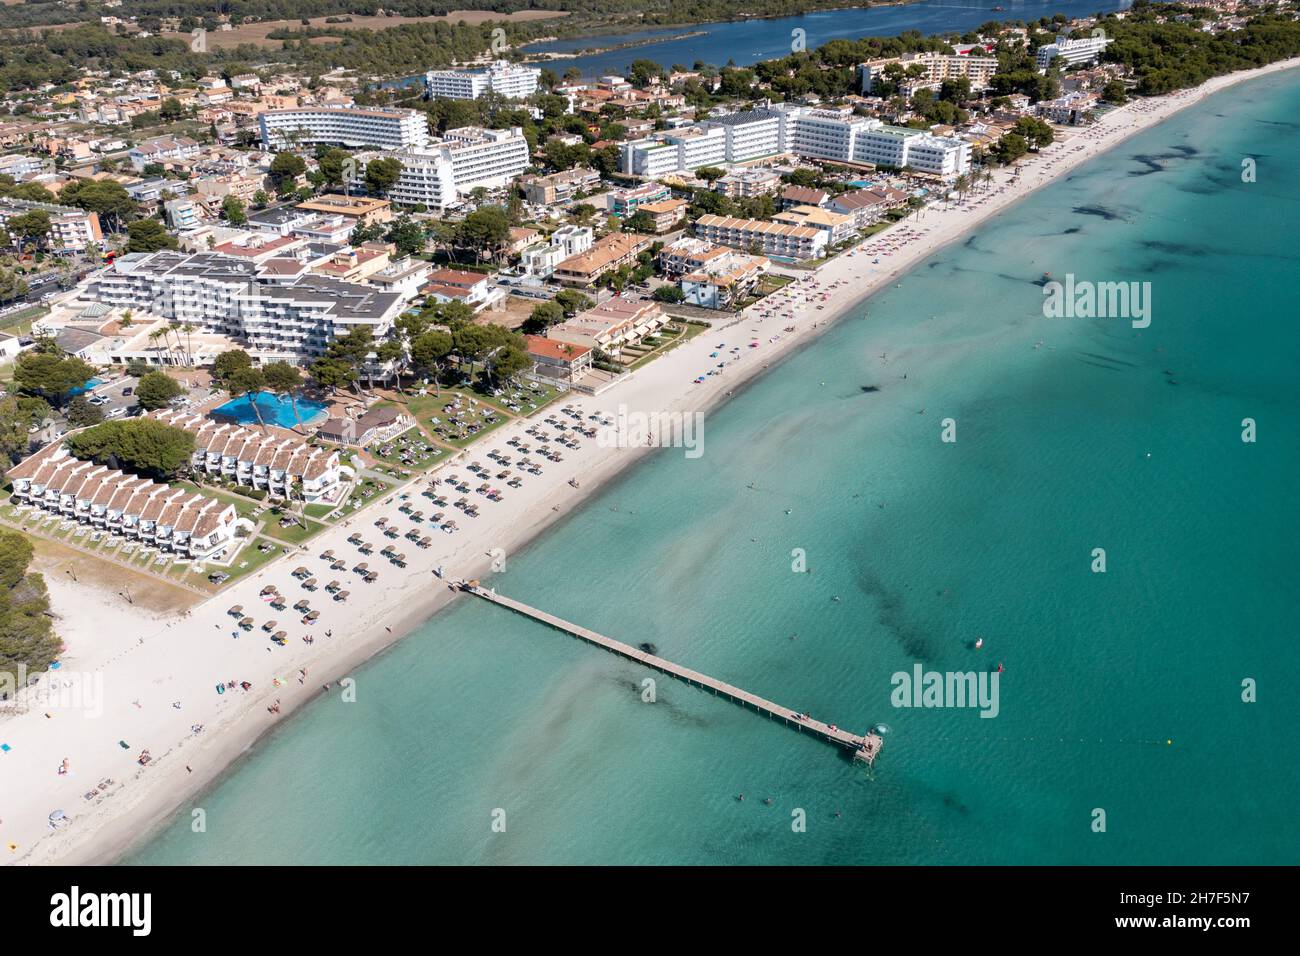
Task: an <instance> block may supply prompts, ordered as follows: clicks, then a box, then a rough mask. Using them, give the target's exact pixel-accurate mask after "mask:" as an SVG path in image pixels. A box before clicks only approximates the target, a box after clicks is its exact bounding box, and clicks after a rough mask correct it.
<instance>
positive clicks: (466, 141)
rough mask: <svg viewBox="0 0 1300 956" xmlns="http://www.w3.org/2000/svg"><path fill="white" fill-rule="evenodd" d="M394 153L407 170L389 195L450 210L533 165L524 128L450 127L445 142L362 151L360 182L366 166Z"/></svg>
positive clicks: (410, 203)
mask: <svg viewBox="0 0 1300 956" xmlns="http://www.w3.org/2000/svg"><path fill="white" fill-rule="evenodd" d="M385 157H392V158H394V159H396V160H398V161H399V162H400V163H401V164H402V174H401V176H400V177H399V178H398V180H397V183H396V184H395V185H394V186H393V188H392V189H390V190H389V191H388V198H389V199H390V200H392V201H393V202H395V203H400V204H402V205H405V206H417V205H418V206H425V207H426V208H429V209H445V208H446V207H448V206H454V205H456V204H457V203H458V202H459V201H460V197H462V196H464V195H466V194H468V193H469V192H471V191H472V190H474V189H475V188H476V187H478V186H483V187H485V188H487V189H498V188H500V187H502V186H505V185H507V184H508V183H509V182H511V181H512V180H513V179H514V178H515V177H517V176H518V175H520V174H521V173H522V172H523V171H524V170H525V169H527V168H528V164H529V161H530V160H529V154H528V140H526V139H525V138H524V131H523V130H522V129H520V128H519V127H518V126H515V127H512V128H511V129H482V128H480V127H477V126H466V127H462V128H461V129H449V130H447V132H446V134H445V135H444V136H443V138H442V139H440V140H434V141H432V142H431V143H429V144H428V145H426V146H422V147H412V148H409V149H403V150H397V151H389V152H373V153H360V154H358V155H357V157H356V159H357V164H358V169H357V182H358V183H360V182H362V181H363V180H364V178H365V164H366V163H368V162H370V161H371V160H372V159H382V158H385Z"/></svg>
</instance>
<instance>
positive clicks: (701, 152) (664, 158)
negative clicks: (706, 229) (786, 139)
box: [619, 110, 785, 179]
mask: <svg viewBox="0 0 1300 956" xmlns="http://www.w3.org/2000/svg"><path fill="white" fill-rule="evenodd" d="M783 126H784V118H783V114H781V113H779V112H777V111H775V110H748V111H746V112H743V113H732V114H729V115H726V116H715V117H711V118H709V119H707V120H704V121H702V122H700V123H699V124H697V125H695V126H687V127H683V128H681V129H676V130H669V131H665V132H661V133H655V134H654V135H653V136H651V137H648V138H646V139H641V140H635V141H633V142H630V143H624V144H622V146H621V147H620V150H619V166H620V168H621V169H622V171H623V172H625V173H628V174H629V175H632V176H643V177H645V178H647V179H657V178H658V177H660V176H666V175H669V174H670V173H686V174H690V173H693V172H695V170H697V169H700V168H701V167H704V166H726V165H729V164H735V163H746V162H750V161H751V160H756V159H761V158H763V157H767V156H775V155H777V154H779V153H782V152H785V149H784V148H783V136H782V129H783Z"/></svg>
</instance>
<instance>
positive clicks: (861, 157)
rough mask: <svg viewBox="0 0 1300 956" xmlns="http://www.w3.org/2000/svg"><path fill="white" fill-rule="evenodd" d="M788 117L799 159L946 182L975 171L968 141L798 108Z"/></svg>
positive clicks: (789, 132) (791, 140) (788, 111)
mask: <svg viewBox="0 0 1300 956" xmlns="http://www.w3.org/2000/svg"><path fill="white" fill-rule="evenodd" d="M784 112H785V115H786V139H787V143H788V145H789V147H790V151H791V152H793V153H795V154H796V155H799V156H805V157H808V158H810V159H821V160H827V161H830V162H837V163H846V164H854V165H873V166H886V167H893V168H899V169H901V168H902V167H904V166H910V167H911V168H912V169H914V170H916V171H917V172H920V173H927V174H929V175H933V176H938V177H941V178H944V179H954V178H956V177H957V176H959V175H961V174H963V173H966V172H969V171H970V144H969V143H966V142H965V141H963V140H959V139H955V138H948V137H940V136H931V135H930V134H928V133H926V132H925V131H923V130H917V129H910V128H908V127H904V126H888V125H886V124H884V123H882V122H880V120H877V119H871V118H869V117H865V116H854V115H852V114H850V113H845V112H840V111H837V110H823V109H813V108H809V107H800V106H794V107H786V108H784Z"/></svg>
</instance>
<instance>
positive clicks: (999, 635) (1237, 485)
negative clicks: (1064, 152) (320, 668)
mask: <svg viewBox="0 0 1300 956" xmlns="http://www.w3.org/2000/svg"><path fill="white" fill-rule="evenodd" d="M1298 111H1300V78H1298V77H1297V76H1296V75H1295V74H1294V73H1282V74H1277V75H1274V76H1269V77H1265V78H1262V79H1259V80H1255V81H1252V82H1250V83H1246V84H1242V85H1240V86H1238V87H1234V88H1232V89H1230V90H1228V91H1226V92H1223V93H1220V94H1219V95H1217V96H1214V97H1211V98H1210V99H1208V100H1206V101H1205V102H1204V103H1201V104H1199V105H1196V106H1193V107H1191V108H1189V109H1187V110H1185V111H1183V112H1182V113H1180V114H1178V115H1176V116H1175V117H1174V118H1172V119H1171V120H1169V121H1167V122H1165V123H1164V124H1162V125H1160V126H1157V127H1155V128H1154V129H1152V130H1150V131H1147V132H1145V133H1142V134H1139V135H1138V136H1135V137H1133V138H1132V139H1130V140H1127V141H1126V142H1124V143H1122V144H1121V145H1120V146H1118V147H1117V148H1116V149H1114V150H1113V151H1112V152H1110V153H1109V154H1107V155H1105V156H1103V157H1101V158H1099V159H1097V160H1094V161H1092V162H1090V163H1088V164H1086V165H1084V166H1081V167H1080V168H1079V169H1077V170H1075V171H1074V172H1073V173H1071V174H1070V175H1068V176H1067V177H1065V178H1064V179H1063V180H1061V181H1060V182H1057V183H1055V184H1053V185H1051V186H1049V187H1046V188H1045V189H1043V190H1041V191H1040V192H1038V193H1036V194H1035V195H1033V196H1030V197H1029V198H1028V199H1026V200H1025V201H1024V202H1022V203H1020V204H1019V205H1017V206H1015V207H1014V208H1012V209H1011V210H1009V211H1008V212H1006V213H1004V214H1002V215H1000V216H998V217H996V218H994V219H992V220H990V221H988V222H987V223H985V224H984V225H982V226H981V227H979V228H978V229H977V230H976V231H975V232H973V233H972V234H971V235H970V236H968V237H967V238H966V239H965V240H963V241H962V242H961V243H959V244H956V245H954V246H951V247H949V248H947V249H946V250H943V251H942V252H940V253H939V254H937V255H935V256H933V257H931V258H930V259H928V260H926V261H925V262H924V263H922V264H921V265H920V266H919V267H918V268H916V269H915V270H913V271H912V272H911V273H910V274H908V275H906V276H905V277H902V278H900V280H899V281H898V283H897V285H896V286H894V287H893V288H890V289H889V290H887V291H886V292H884V293H882V294H879V295H877V296H875V297H873V298H872V299H871V300H870V301H869V302H867V303H866V304H865V305H864V306H863V307H861V308H859V309H858V310H857V311H856V312H855V313H853V314H850V315H849V316H847V317H846V318H844V319H843V320H842V321H841V322H840V323H839V324H838V325H836V326H835V327H833V328H832V329H830V330H829V331H827V333H826V334H825V335H824V336H823V337H822V338H820V339H819V340H817V341H816V342H814V343H812V344H811V345H809V346H808V347H807V348H805V349H804V350H802V351H801V352H799V353H798V354H796V355H794V356H792V357H791V358H789V359H788V360H787V361H785V362H783V363H782V364H781V365H780V366H779V367H777V368H774V369H772V370H771V371H770V372H769V374H768V375H766V376H765V377H763V378H761V379H759V380H758V381H756V382H755V383H754V384H753V385H752V386H750V387H748V388H746V389H744V390H743V391H742V392H741V394H739V395H737V396H736V397H735V398H734V399H733V400H732V401H731V402H730V403H728V404H727V405H725V406H723V407H721V408H719V409H716V410H714V411H712V412H710V413H709V414H708V415H707V416H706V420H705V442H704V446H703V447H704V449H705V453H704V454H703V456H701V457H698V458H688V457H687V456H686V455H685V454H684V453H683V450H682V449H664V450H662V451H660V452H657V453H655V454H654V455H652V456H650V457H649V458H648V459H647V460H646V461H645V462H644V463H642V464H640V465H638V466H637V467H635V468H633V469H631V470H629V471H628V472H627V473H625V474H624V475H623V476H622V477H621V478H620V479H619V480H617V481H615V482H613V483H611V484H610V485H609V486H607V487H606V488H605V489H603V490H602V491H601V492H600V493H598V494H596V495H594V496H593V497H592V498H591V499H590V501H588V502H587V503H586V504H585V505H584V506H582V507H581V508H578V509H576V510H575V511H574V512H573V513H572V514H571V515H569V516H568V517H567V518H566V519H565V520H564V521H563V522H562V523H561V524H559V525H558V526H557V527H556V528H555V529H553V530H552V531H551V532H549V533H547V534H546V535H544V536H543V537H542V538H541V539H539V540H538V541H537V542H535V543H534V545H533V546H532V547H530V548H529V549H527V550H526V551H525V552H522V553H519V554H511V555H507V556H506V557H505V561H504V564H503V570H502V572H501V573H499V574H496V575H494V576H493V577H492V579H491V581H490V583H491V584H492V585H493V586H494V587H496V588H497V589H498V590H499V591H500V592H501V593H504V594H508V595H510V596H512V597H516V598H519V599H521V600H523V601H526V602H528V603H531V604H534V605H536V606H539V607H542V608H544V609H546V610H548V611H550V612H552V613H555V614H558V615H560V616H561V617H564V618H567V619H569V620H572V621H575V622H579V623H581V624H584V625H586V626H588V627H591V628H594V629H596V630H598V631H601V632H602V633H605V634H608V635H610V636H612V637H616V638H620V639H623V640H625V641H627V642H629V643H634V644H639V643H641V642H650V643H653V644H654V645H656V648H657V651H658V653H659V654H661V655H662V656H664V657H667V658H669V659H671V660H674V661H677V662H679V663H681V664H684V665H687V666H690V667H693V668H696V669H698V670H701V671H704V672H705V673H708V674H710V675H712V676H714V677H717V678H719V679H722V680H726V681H728V682H730V683H733V684H736V685H739V686H741V687H744V688H746V689H747V690H749V691H751V692H753V693H756V694H759V695H761V696H763V697H766V698H769V699H771V700H774V701H777V702H780V703H782V704H785V705H788V706H789V707H791V708H794V709H797V710H803V711H808V712H811V713H812V714H813V715H814V716H815V717H818V718H819V719H822V720H826V721H829V722H833V723H836V724H838V725H840V726H841V727H846V728H848V729H851V730H855V731H858V732H863V731H866V730H867V729H868V728H870V727H871V726H872V725H874V724H877V723H879V722H884V723H887V724H888V725H889V727H890V731H891V732H890V733H889V734H888V735H887V737H886V743H885V748H884V752H883V754H882V755H881V757H880V759H879V760H878V761H877V763H876V766H875V769H874V770H873V771H868V770H867V769H865V768H863V767H862V766H860V765H858V766H855V765H853V764H851V763H850V762H849V761H848V760H847V759H845V758H844V757H843V756H842V755H841V754H840V753H839V752H838V751H837V750H835V749H834V748H832V747H830V746H828V745H826V744H823V743H819V742H817V741H816V740H814V739H813V738H811V737H808V736H804V735H800V734H798V733H796V732H795V731H794V730H792V729H790V728H788V727H785V726H783V725H780V724H777V723H775V722H772V721H768V720H765V719H763V718H761V717H758V716H756V715H755V714H754V713H753V712H750V711H746V710H742V709H741V708H739V707H737V706H735V705H732V704H729V703H727V702H725V701H723V700H720V699H716V698H714V697H713V696H711V695H708V694H706V693H704V692H702V691H700V690H698V689H696V688H692V687H687V686H685V685H682V684H679V683H676V682H674V681H672V680H670V679H668V678H664V677H662V676H660V675H652V674H650V673H649V672H646V671H644V670H642V669H641V668H639V667H637V666H635V665H633V664H630V663H627V662H624V661H621V660H619V659H617V658H614V657H612V656H611V655H609V654H607V653H605V652H603V651H600V650H598V649H596V648H593V647H590V646H588V645H585V644H582V643H580V642H578V641H576V640H574V639H573V638H571V637H568V636H566V635H563V634H561V633H558V632H555V631H552V630H549V629H547V628H545V627H542V626H540V625H538V624H535V623H532V622H530V621H527V620H524V619H520V618H518V617H515V616H512V615H511V614H509V613H508V612H506V611H504V610H502V609H501V608H497V607H492V606H489V605H487V604H486V603H484V602H480V601H476V600H472V599H463V600H461V601H459V602H458V603H457V604H456V605H455V606H453V607H452V608H451V609H449V610H448V611H447V612H446V613H443V614H440V615H437V616H436V617H435V618H433V619H432V620H430V621H429V622H428V623H427V624H426V625H425V626H424V627H423V628H421V629H420V630H419V631H417V632H416V633H415V634H414V635H412V636H411V637H409V638H407V639H406V640H404V641H402V642H401V643H399V644H398V645H396V646H395V647H393V648H392V649H391V650H390V651H388V652H387V653H385V654H383V655H381V656H380V657H379V658H377V659H375V660H373V661H372V662H370V663H369V664H368V665H366V666H365V667H363V668H361V669H360V670H359V671H358V672H357V673H356V674H355V675H354V676H355V679H356V682H357V683H356V690H357V701H356V703H351V704H348V703H343V702H341V701H340V700H339V698H338V696H337V694H335V695H331V697H329V698H322V699H321V700H318V701H316V702H315V703H313V704H310V705H308V706H306V707H304V708H303V710H302V711H301V712H300V713H299V714H298V715H296V716H295V717H293V718H291V719H289V720H287V721H285V723H284V724H283V725H282V726H280V727H279V728H277V730H276V731H275V732H274V733H273V734H271V735H270V736H268V737H267V738H266V739H264V740H263V741H262V742H261V743H259V744H258V745H257V746H256V747H255V748H253V750H252V751H251V752H250V753H249V754H248V755H247V756H246V757H245V758H244V759H242V760H241V761H240V762H239V763H238V764H237V765H236V766H235V767H233V768H232V769H231V771H230V773H229V774H228V775H227V776H226V778H225V779H224V780H223V781H222V782H221V783H220V784H219V785H218V786H217V787H216V788H215V789H213V790H211V791H209V792H206V793H204V794H201V795H200V796H199V797H198V798H197V799H196V800H195V801H194V802H193V804H192V805H190V804H187V805H186V806H185V807H184V808H182V809H181V810H179V811H178V812H177V813H176V815H175V817H174V819H173V820H172V821H171V823H170V824H168V825H166V826H165V828H164V829H163V830H162V832H161V833H160V834H158V835H156V837H155V838H154V839H153V841H152V842H151V843H149V844H148V845H146V846H144V847H142V848H140V849H139V850H137V851H136V852H135V853H134V855H133V856H132V857H131V858H130V862H137V863H151V864H182V863H208V864H221V863H305V864H361V863H369V864H383V863H410V864H417V863H465V864H474V863H488V864H492V863H498V864H539V863H569V864H577V863H602V864H609V863H624V864H647V863H648V864H667V863H686V864H704V863H716V864H726V863H740V864H777V863H786V864H818V863H841V864H873V863H880V864H886V863H895V864H906V863H948V864H968V863H991V864H1010V863H1030V864H1032V863H1046V864H1065V863H1082V864H1114V863H1117V864H1142V863H1145V864H1156V863H1164V864H1177V863H1183V864H1232V863H1256V864H1268V863H1294V862H1296V860H1297V859H1298V858H1300V823H1298V822H1297V821H1296V819H1295V816H1294V813H1293V808H1294V807H1295V805H1296V803H1297V802H1298V800H1300V759H1298V758H1300V752H1298V751H1300V744H1297V741H1296V736H1295V734H1294V732H1293V730H1292V728H1291V727H1290V719H1289V718H1291V717H1292V715H1293V714H1294V710H1295V708H1294V704H1293V700H1294V693H1293V689H1292V684H1293V677H1292V675H1293V673H1294V671H1295V669H1296V665H1297V662H1298V661H1300V651H1297V649H1296V643H1295V638H1294V632H1295V622H1296V620H1297V611H1298V610H1300V607H1298V605H1300V591H1298V590H1297V589H1296V587H1295V586H1294V577H1295V573H1296V570H1297V567H1300V535H1297V530H1298V526H1300V522H1298V520H1297V519H1298V518H1300V513H1298V512H1300V499H1298V498H1297V496H1296V495H1295V493H1294V490H1293V484H1294V475H1295V474H1296V471H1297V466H1300V423H1298V421H1297V416H1296V409H1297V406H1298V405H1300V378H1298V377H1297V376H1296V374H1295V369H1296V367H1297V360H1298V359H1300V354H1298V353H1300V329H1298V328H1297V326H1296V324H1295V322H1294V318H1293V317H1294V312H1295V308H1294V295H1293V289H1294V282H1295V279H1296V277H1297V276H1300V267H1298V264H1297V257H1298V255H1300V254H1298V253H1297V251H1296V248H1295V243H1294V231H1295V224H1296V222H1297V220H1298V219H1300V182H1297V180H1296V177H1295V176H1294V174H1293V173H1294V163H1293V162H1292V161H1291V160H1290V159H1289V157H1291V156H1293V155H1294V154H1295V151H1296V150H1297V149H1300V124H1298V123H1295V122H1292V121H1291V120H1290V119H1289V117H1293V116H1295V115H1296V114H1297V112H1298ZM1243 159H1253V160H1254V161H1255V163H1256V168H1255V176H1254V180H1255V181H1253V182H1244V181H1243V175H1242V174H1243V165H1242V162H1243ZM921 223H922V225H923V224H924V219H922V220H921ZM1048 272H1050V273H1051V274H1052V276H1053V277H1056V278H1061V279H1063V278H1064V277H1065V276H1067V275H1073V276H1075V278H1076V279H1077V280H1080V281H1114V282H1150V283H1151V286H1150V288H1151V298H1150V300H1149V304H1150V308H1151V311H1150V318H1151V323H1150V325H1149V326H1148V327H1146V328H1134V326H1133V323H1132V322H1131V321H1129V320H1127V319H1114V318H1112V319H1093V318H1050V319H1049V318H1046V317H1045V316H1044V311H1043V300H1044V295H1043V289H1042V283H1043V282H1044V273H1048ZM748 332H749V330H748V329H747V328H745V327H744V326H741V327H738V328H735V329H731V330H728V331H725V332H720V333H717V334H716V336H715V337H716V339H717V343H720V344H725V346H726V347H727V348H729V347H730V346H732V345H737V344H741V345H743V344H744V342H745V341H747V340H748V338H749V334H748ZM700 371H701V372H702V371H703V369H701V370H700ZM904 376H906V377H904ZM1244 419H1252V420H1253V421H1254V422H1255V423H1256V427H1257V434H1256V437H1257V440H1256V441H1254V442H1243V441H1242V433H1243V424H1242V423H1243V420H1244ZM945 420H951V423H952V425H951V426H949V425H947V424H946V423H945ZM945 428H948V429H949V430H950V431H951V429H952V428H955V437H956V441H953V442H945V441H942V440H941V438H942V435H943V432H944V430H945ZM1098 548H1102V549H1105V555H1106V570H1105V572H1104V573H1095V571H1094V568H1095V567H1096V557H1095V549H1098ZM804 562H806V570H804V571H801V572H798V573H797V572H796V570H795V569H796V568H802V567H803V563H804ZM430 586H431V587H433V586H441V585H437V584H435V582H433V581H432V580H431V581H430ZM978 637H983V639H984V646H983V648H982V649H980V650H975V649H973V647H972V644H973V642H974V641H975V640H976V639H977V638H978ZM337 638H338V635H336V639H337ZM999 663H1000V664H1002V665H1003V667H1004V671H1003V673H1002V674H1001V675H1000V681H999V701H998V708H997V716H996V717H993V718H991V719H985V718H982V717H981V716H980V710H979V709H977V708H974V707H966V708H958V707H949V708H899V707H895V706H893V703H892V702H891V694H892V692H893V690H894V686H893V682H892V678H893V675H895V674H898V673H911V672H913V670H914V668H916V666H917V665H918V664H919V665H920V666H921V668H922V669H923V670H925V671H939V672H947V671H968V670H978V671H989V670H992V669H994V668H996V667H997V665H998V664H999ZM647 677H655V678H656V686H655V701H654V702H653V703H648V702H646V701H645V700H644V699H643V698H644V695H645V687H644V685H643V681H644V680H645V678H647ZM1248 680H1253V681H1255V682H1257V694H1258V700H1257V701H1256V702H1254V703H1246V702H1243V699H1242V697H1243V681H1248ZM742 793H743V794H744V795H745V799H744V800H743V801H740V800H738V799H737V796H738V795H739V794H742ZM767 800H770V804H769V803H767V802H765V801H767ZM193 807H202V808H203V809H204V810H205V811H206V823H207V826H206V832H204V833H199V834H196V833H193V832H191V826H190V821H191V810H192V808H193ZM1098 811H1103V812H1104V814H1105V832H1095V831H1094V821H1095V820H1097V819H1098V815H1097V814H1098ZM801 817H802V818H803V819H805V820H806V828H805V830H804V832H796V830H795V828H793V827H792V823H796V822H798V820H799V819H800V818H801ZM501 820H504V821H505V832H495V831H494V829H493V823H494V821H497V822H498V824H499V822H500V821H501ZM498 828H499V827H498Z"/></svg>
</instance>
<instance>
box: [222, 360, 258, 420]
mask: <svg viewBox="0 0 1300 956" xmlns="http://www.w3.org/2000/svg"><path fill="white" fill-rule="evenodd" d="M265 387H266V380H265V378H263V376H262V371H261V369H256V368H243V369H240V370H239V371H238V372H236V373H235V374H234V375H232V376H230V379H229V380H228V381H227V382H226V387H225V392H226V394H227V395H229V396H230V397H231V398H244V397H247V398H248V404H249V405H251V406H252V408H253V414H254V415H255V416H257V424H258V427H259V428H261V429H262V431H263V432H265V431H266V422H265V421H263V420H262V410H261V409H260V408H258V407H257V396H258V395H259V394H260V393H261V391H262V389H264V388H265Z"/></svg>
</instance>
